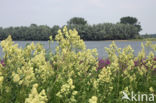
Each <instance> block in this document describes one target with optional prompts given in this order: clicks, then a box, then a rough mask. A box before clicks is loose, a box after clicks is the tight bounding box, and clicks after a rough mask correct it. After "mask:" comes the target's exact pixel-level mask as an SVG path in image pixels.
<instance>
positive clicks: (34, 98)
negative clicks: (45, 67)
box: [25, 84, 48, 103]
mask: <svg viewBox="0 0 156 103" xmlns="http://www.w3.org/2000/svg"><path fill="white" fill-rule="evenodd" d="M37 88H38V84H34V85H33V88H32V90H31V93H30V94H29V97H28V98H26V99H25V103H46V102H47V101H48V98H47V96H46V93H45V90H42V91H41V92H40V93H38V91H37Z"/></svg>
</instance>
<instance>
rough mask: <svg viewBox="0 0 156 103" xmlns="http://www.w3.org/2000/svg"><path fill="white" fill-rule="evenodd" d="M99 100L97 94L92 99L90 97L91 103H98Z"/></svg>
mask: <svg viewBox="0 0 156 103" xmlns="http://www.w3.org/2000/svg"><path fill="white" fill-rule="evenodd" d="M97 101H98V98H97V97H96V96H92V97H91V98H90V99H89V103H97Z"/></svg>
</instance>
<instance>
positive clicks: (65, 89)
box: [56, 78, 78, 103]
mask: <svg viewBox="0 0 156 103" xmlns="http://www.w3.org/2000/svg"><path fill="white" fill-rule="evenodd" d="M74 88H75V86H74V85H73V80H72V79H71V78H70V79H68V81H67V83H66V84H64V85H62V86H61V90H60V91H59V92H58V93H57V94H56V96H58V97H59V98H63V97H66V100H65V101H68V102H69V103H74V102H76V99H75V97H74V96H75V95H77V93H78V92H77V91H75V90H74ZM69 96H70V98H69Z"/></svg>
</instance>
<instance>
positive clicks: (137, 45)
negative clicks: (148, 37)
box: [0, 41, 156, 57]
mask: <svg viewBox="0 0 156 103" xmlns="http://www.w3.org/2000/svg"><path fill="white" fill-rule="evenodd" d="M14 42H15V43H17V44H18V45H19V47H21V48H24V47H25V46H26V44H28V43H32V42H34V43H35V44H36V43H40V44H42V45H43V46H44V48H45V49H48V48H49V43H48V41H14ZM111 43H112V41H85V44H86V47H87V48H88V49H94V48H97V50H98V54H99V57H107V53H106V51H105V50H104V47H109V45H110V44H111ZM115 43H116V45H117V46H118V47H119V48H125V47H127V46H128V45H131V47H132V48H133V49H134V50H135V51H134V55H137V54H138V52H139V51H140V50H141V43H142V41H115ZM143 43H145V42H143ZM152 43H153V44H156V41H153V42H152ZM56 45H57V44H56V42H54V43H53V44H52V45H51V48H52V49H53V50H54V48H55V47H56ZM145 50H146V53H147V54H148V53H149V49H145ZM2 55H3V53H2V48H1V47H0V57H2Z"/></svg>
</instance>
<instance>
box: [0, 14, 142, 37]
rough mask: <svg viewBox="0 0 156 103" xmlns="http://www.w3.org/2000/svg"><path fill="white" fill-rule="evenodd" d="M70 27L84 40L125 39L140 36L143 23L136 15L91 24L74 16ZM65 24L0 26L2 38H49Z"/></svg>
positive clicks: (68, 25) (69, 24) (68, 22)
mask: <svg viewBox="0 0 156 103" xmlns="http://www.w3.org/2000/svg"><path fill="white" fill-rule="evenodd" d="M66 26H67V27H68V28H69V29H74V28H75V29H76V30H77V31H78V33H79V35H80V37H81V38H82V39H83V40H124V39H135V38H140V35H139V32H140V31H141V30H142V29H141V25H140V23H139V22H138V20H137V18H135V17H129V16H128V17H122V18H121V19H120V22H118V23H114V24H113V23H99V24H93V25H89V24H88V22H87V21H86V20H85V19H84V18H81V17H73V18H71V19H70V20H69V21H67V25H66ZM62 28H63V26H62V27H61V26H58V25H54V26H53V27H49V26H47V25H37V24H31V25H30V26H20V27H8V28H2V27H0V40H3V39H5V38H7V37H8V35H11V36H12V38H13V40H49V36H51V35H52V36H53V38H54V37H55V35H56V34H57V31H58V30H59V29H62Z"/></svg>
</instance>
